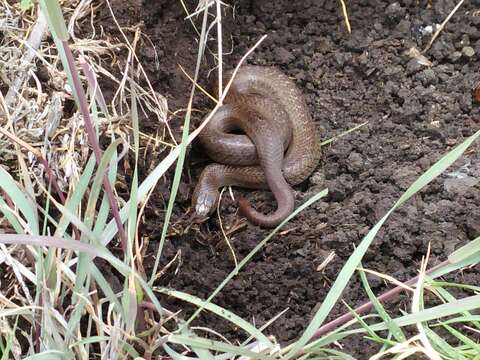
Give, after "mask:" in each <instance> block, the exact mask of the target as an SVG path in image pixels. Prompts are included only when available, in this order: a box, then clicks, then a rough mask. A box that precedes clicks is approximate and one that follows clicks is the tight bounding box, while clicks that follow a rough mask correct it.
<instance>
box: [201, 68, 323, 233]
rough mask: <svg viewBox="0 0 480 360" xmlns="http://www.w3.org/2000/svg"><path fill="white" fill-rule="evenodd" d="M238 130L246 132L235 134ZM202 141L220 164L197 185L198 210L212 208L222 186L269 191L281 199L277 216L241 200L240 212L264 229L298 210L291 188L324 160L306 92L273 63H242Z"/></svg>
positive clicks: (206, 171) (203, 213)
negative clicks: (259, 64) (248, 64)
mask: <svg viewBox="0 0 480 360" xmlns="http://www.w3.org/2000/svg"><path fill="white" fill-rule="evenodd" d="M231 75H232V73H231V72H228V73H226V74H225V77H226V78H229V77H230V76H231ZM238 130H241V131H243V132H244V135H243V134H237V133H234V131H238ZM199 140H200V143H201V144H202V146H203V147H204V149H205V150H206V152H207V154H208V156H209V157H210V158H211V159H212V160H214V161H215V162H216V163H214V164H211V165H208V166H207V167H206V168H205V169H204V170H203V172H202V174H201V175H200V179H199V181H198V183H197V186H196V187H195V190H194V193H193V197H192V205H193V207H194V208H195V212H196V214H197V215H198V216H206V215H208V214H210V213H211V212H212V211H213V209H214V208H215V206H216V204H217V201H218V198H219V188H220V187H222V186H228V185H231V186H240V187H246V188H251V189H270V190H271V191H272V193H273V195H274V196H275V199H276V201H277V209H276V211H275V212H274V213H272V214H268V215H265V214H262V213H260V212H258V211H256V210H254V209H253V208H252V207H251V206H250V204H249V203H248V201H247V200H245V199H244V198H241V199H240V200H239V206H240V211H241V213H242V214H243V215H244V216H245V217H246V218H247V219H248V220H249V221H250V222H252V223H254V224H256V225H259V226H263V227H274V226H276V225H278V224H279V223H280V222H282V221H283V220H284V219H285V218H286V217H287V216H288V215H289V214H290V213H291V212H292V211H293V209H294V195H293V190H292V188H291V186H293V185H297V184H299V183H301V182H303V181H304V180H305V179H306V178H307V177H308V176H309V175H310V174H311V173H312V172H313V170H314V169H315V167H316V166H317V165H318V162H319V160H320V139H319V136H318V133H317V130H316V128H315V125H314V123H313V121H312V118H311V116H310V114H309V111H308V108H307V105H306V103H305V100H304V99H303V96H302V93H301V92H300V90H299V89H298V88H297V87H296V86H295V84H294V83H293V82H292V81H291V80H290V79H289V78H288V77H287V76H286V75H284V74H283V73H281V72H280V71H279V70H277V69H276V68H272V67H262V66H243V67H241V68H240V69H239V71H238V72H237V74H236V76H235V79H234V80H233V82H232V85H231V87H230V89H229V92H228V94H227V96H226V98H225V101H224V105H222V106H221V107H220V108H219V109H218V111H217V112H216V113H215V114H214V116H213V117H212V119H211V120H210V122H209V123H208V124H207V126H206V127H205V128H204V129H203V131H202V132H201V133H200V134H199Z"/></svg>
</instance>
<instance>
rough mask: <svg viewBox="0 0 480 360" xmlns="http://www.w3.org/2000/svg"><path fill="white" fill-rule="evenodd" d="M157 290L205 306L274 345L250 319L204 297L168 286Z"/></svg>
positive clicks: (259, 338) (270, 345)
mask: <svg viewBox="0 0 480 360" xmlns="http://www.w3.org/2000/svg"><path fill="white" fill-rule="evenodd" d="M155 291H159V292H161V293H162V294H165V295H168V296H173V297H175V298H177V299H180V300H183V301H186V302H189V303H190V304H194V305H196V306H203V307H204V308H205V309H207V310H208V311H211V312H212V313H214V314H216V315H218V316H220V317H222V318H224V319H225V320H227V321H229V322H231V323H233V324H234V325H236V326H238V327H239V328H240V329H242V330H244V331H245V332H246V333H248V334H249V335H251V336H253V337H254V338H256V339H257V340H258V341H260V342H261V343H263V344H264V345H266V346H267V347H269V348H271V347H273V344H272V342H271V341H270V340H269V339H268V338H267V337H266V336H265V335H264V334H262V333H261V332H260V331H259V330H258V329H257V328H256V327H255V326H253V325H252V324H250V323H249V322H248V321H245V320H243V319H242V318H241V317H239V316H238V315H235V314H234V313H232V312H230V311H228V310H226V309H223V308H221V307H220V306H218V305H215V304H212V303H206V302H205V301H203V300H202V299H199V298H198V297H195V296H193V295H190V294H186V293H184V292H180V291H176V290H170V289H166V288H155Z"/></svg>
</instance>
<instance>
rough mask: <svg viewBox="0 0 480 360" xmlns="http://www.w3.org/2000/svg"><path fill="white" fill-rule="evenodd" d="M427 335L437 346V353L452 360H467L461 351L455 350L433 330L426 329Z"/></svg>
mask: <svg viewBox="0 0 480 360" xmlns="http://www.w3.org/2000/svg"><path fill="white" fill-rule="evenodd" d="M425 333H426V334H427V336H428V338H429V340H430V341H431V342H432V344H433V345H435V347H436V349H435V350H437V351H439V352H441V353H443V354H444V355H446V356H450V357H451V358H452V359H458V360H462V359H465V357H464V356H462V354H460V352H459V351H457V350H455V348H453V347H452V346H450V344H449V343H447V342H446V341H445V340H443V339H442V338H441V337H440V336H438V335H437V334H436V333H435V332H434V331H432V329H429V328H426V329H425Z"/></svg>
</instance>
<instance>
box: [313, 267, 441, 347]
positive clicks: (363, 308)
mask: <svg viewBox="0 0 480 360" xmlns="http://www.w3.org/2000/svg"><path fill="white" fill-rule="evenodd" d="M449 264H450V262H449V261H448V260H445V261H443V262H441V263H440V264H438V265H435V266H434V267H432V268H431V269H429V270H428V271H426V274H430V273H432V272H434V271H436V270H438V269H441V268H443V267H445V266H447V265H449ZM417 280H418V276H415V277H414V278H412V279H410V280H408V281H406V282H405V283H404V284H403V285H407V286H410V285H413V284H415V283H416V282H417ZM404 289H405V287H404V286H396V287H394V288H393V289H391V290H388V291H387V292H384V293H383V294H382V295H380V296H379V297H377V299H378V301H382V302H387V301H389V300H391V299H392V298H393V297H394V296H395V295H397V294H399V293H400V292H401V291H402V290H404ZM372 307H373V303H372V302H371V301H369V302H367V303H365V304H363V305H360V306H359V307H357V308H356V309H355V310H354V312H355V313H357V314H358V315H361V314H364V313H366V312H368V311H370V310H371V309H372ZM352 319H353V315H352V313H351V312H348V313H346V314H344V315H342V316H340V317H338V318H336V319H335V320H333V321H330V322H329V323H327V324H325V325H323V326H322V327H320V328H319V329H318V330H317V331H316V332H315V334H314V335H313V337H312V339H311V340H315V339H318V338H320V337H321V336H322V335H323V334H326V333H329V332H331V331H332V330H334V329H335V328H337V327H339V326H340V325H343V324H345V323H346V322H347V321H349V320H352Z"/></svg>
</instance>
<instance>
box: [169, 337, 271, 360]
mask: <svg viewBox="0 0 480 360" xmlns="http://www.w3.org/2000/svg"><path fill="white" fill-rule="evenodd" d="M168 341H169V342H171V343H173V344H183V345H186V346H191V347H197V348H200V349H209V350H213V351H218V352H227V353H232V354H236V355H244V356H248V357H249V358H251V359H264V360H269V357H267V356H265V355H262V354H259V353H255V352H253V351H250V350H247V349H246V348H245V347H242V346H235V345H230V344H226V343H223V342H220V341H214V340H211V339H204V338H201V337H199V336H192V335H176V334H173V335H170V336H168Z"/></svg>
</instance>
